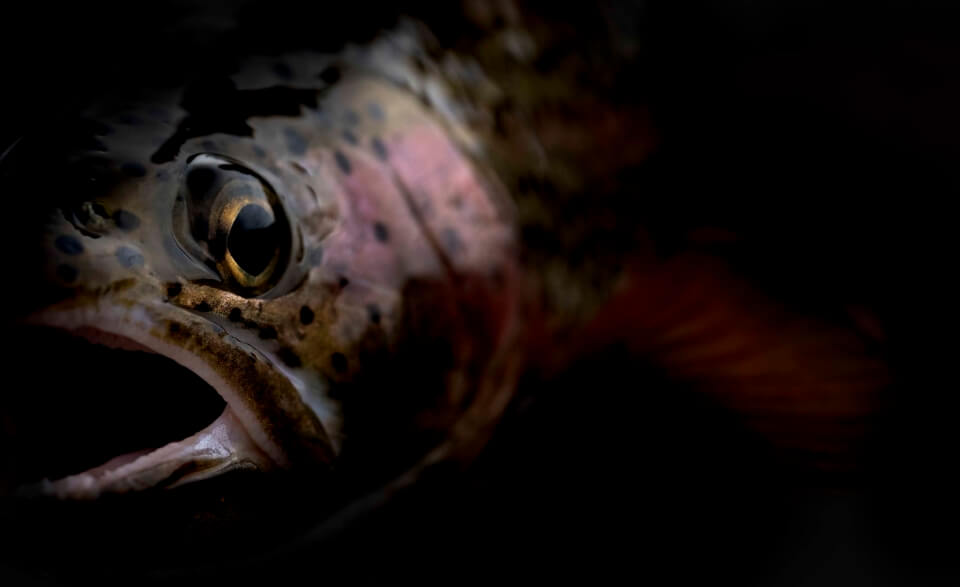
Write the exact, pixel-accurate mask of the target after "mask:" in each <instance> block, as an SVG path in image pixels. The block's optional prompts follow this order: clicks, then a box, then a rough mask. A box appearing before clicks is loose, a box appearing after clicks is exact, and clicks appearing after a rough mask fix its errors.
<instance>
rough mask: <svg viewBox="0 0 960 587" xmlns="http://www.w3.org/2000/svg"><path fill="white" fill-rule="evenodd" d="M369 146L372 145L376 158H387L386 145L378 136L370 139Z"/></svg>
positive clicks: (383, 159)
mask: <svg viewBox="0 0 960 587" xmlns="http://www.w3.org/2000/svg"><path fill="white" fill-rule="evenodd" d="M370 144H371V146H372V147H373V153H374V155H376V156H377V159H380V160H381V161H386V160H387V146H386V145H384V144H383V141H381V140H380V137H373V140H372V141H370Z"/></svg>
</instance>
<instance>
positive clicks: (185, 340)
mask: <svg viewBox="0 0 960 587" xmlns="http://www.w3.org/2000/svg"><path fill="white" fill-rule="evenodd" d="M413 41H414V39H413V37H412V33H410V32H409V31H406V30H400V31H399V32H396V33H395V34H393V35H390V36H388V37H386V38H384V39H381V40H380V41H379V42H378V43H375V44H373V45H372V46H369V47H365V48H362V49H357V50H356V51H353V52H346V53H344V54H342V55H337V56H323V55H320V56H317V55H287V56H285V57H283V58H282V59H260V60H251V61H250V62H249V63H248V64H247V65H246V68H245V69H243V70H241V71H238V72H236V73H234V74H233V75H232V76H231V77H228V78H223V79H221V80H217V81H216V82H210V81H205V82H204V83H203V84H200V85H198V86H194V87H192V88H188V89H186V90H183V91H181V92H177V91H173V92H170V93H168V94H163V95H154V96H151V99H150V100H144V101H140V102H133V107H128V108H116V107H115V106H114V105H108V106H102V105H101V106H99V108H100V109H99V110H96V109H95V110H92V111H88V112H84V113H83V114H82V116H83V121H84V122H83V123H82V124H84V125H86V126H84V127H83V129H82V131H81V134H82V133H83V132H86V133H87V134H85V135H83V136H81V137H79V139H78V140H79V141H80V142H82V143H84V145H83V148H80V149H76V150H71V151H69V152H68V153H67V154H66V156H65V158H66V162H65V165H66V168H67V171H66V173H65V174H64V176H63V183H62V184H61V187H59V188H58V189H57V190H55V191H57V192H58V193H60V194H63V195H65V197H64V198H60V201H59V202H58V207H57V208H56V210H55V211H53V212H52V213H51V214H50V215H49V216H48V217H47V218H46V221H45V224H44V226H43V236H42V239H41V240H42V242H41V244H40V246H41V247H42V249H43V253H42V256H43V258H44V259H45V266H44V270H43V271H44V276H45V278H46V285H48V286H49V287H50V288H52V289H59V290H61V292H65V295H64V296H63V299H61V300H59V301H57V302H56V303H53V304H50V305H47V306H45V307H43V308H41V309H38V310H37V311H35V312H33V313H31V314H30V315H29V316H27V317H26V318H25V319H24V323H26V324H30V325H33V326H43V327H47V328H51V329H57V330H61V331H67V332H70V333H72V334H74V335H76V336H79V337H82V338H83V339H85V340H86V341H88V342H91V343H94V344H98V345H104V346H106V347H109V348H113V349H122V350H124V351H138V352H147V353H153V354H156V355H160V356H162V357H166V358H167V359H169V360H170V361H172V362H174V363H176V364H179V365H181V366H183V367H185V368H187V369H189V370H190V371H192V372H193V373H195V374H196V375H198V376H199V377H200V378H201V379H202V380H203V381H205V382H206V383H207V384H209V385H210V386H211V387H212V388H213V389H214V390H216V392H217V393H218V394H219V395H220V396H221V397H222V398H223V400H224V402H225V404H226V407H225V409H224V411H223V413H222V414H221V415H220V416H218V417H217V418H216V420H214V421H213V422H212V423H210V424H209V425H208V426H206V427H205V428H203V429H202V430H199V431H196V433H194V434H192V435H191V436H189V437H188V438H185V439H182V440H179V441H175V442H172V443H170V444H166V445H165V446H162V447H143V449H145V450H137V451H134V452H132V453H129V454H124V455H115V456H114V458H111V459H110V460H109V462H106V463H104V464H100V465H97V466H95V467H92V468H90V469H89V470H85V471H76V472H74V473H72V474H70V475H68V476H66V477H64V478H62V479H53V480H51V479H43V480H42V481H41V482H40V483H39V484H35V485H33V486H32V490H33V491H38V492H39V493H41V494H43V495H54V496H57V497H59V498H62V499H94V498H96V497H98V496H100V495H102V494H105V493H123V492H128V491H133V490H144V489H149V488H153V487H157V486H164V487H176V486H180V485H182V484H186V483H190V482H195V481H198V480H203V479H208V478H210V477H213V476H216V475H220V474H223V473H225V472H229V471H234V470H239V469H252V470H258V471H266V470H270V469H278V468H279V469H289V468H292V467H294V468H298V469H310V468H318V469H327V468H329V467H331V466H332V465H333V463H334V462H335V461H336V460H337V459H338V456H339V455H340V453H341V451H342V450H343V447H344V443H345V439H346V438H347V437H348V436H349V435H350V434H351V432H350V427H349V426H347V425H346V424H345V421H344V418H345V416H344V403H345V401H344V399H343V397H342V396H343V394H344V393H346V392H344V389H345V388H347V387H349V386H350V385H351V384H354V383H355V382H356V381H358V380H359V379H362V377H363V375H362V374H363V373H366V372H368V371H371V370H374V371H375V370H377V369H383V368H389V367H388V366H387V365H389V363H390V361H389V360H388V361H384V360H383V357H384V356H387V355H396V354H397V353H398V352H399V353H400V354H403V355H404V356H405V358H404V361H407V365H406V366H405V367H404V369H405V370H407V371H412V372H416V370H417V369H418V367H417V365H418V364H420V365H422V368H423V369H429V370H430V371H432V372H437V373H442V375H438V376H437V377H435V378H434V379H436V381H431V382H429V383H426V382H423V383H421V384H419V385H420V386H421V387H422V388H421V389H414V390H413V392H412V394H410V395H409V396H408V397H407V398H406V400H405V401H407V402H408V403H409V402H413V403H414V404H416V403H418V402H419V403H420V404H421V406H420V408H425V407H428V408H429V409H427V410H426V411H424V412H423V413H420V414H419V415H418V416H417V417H418V421H419V422H420V428H421V429H422V430H427V429H431V430H433V431H434V433H437V432H436V431H444V432H443V433H444V435H445V434H446V431H448V430H449V429H450V428H451V426H453V424H454V422H455V421H459V420H460V419H461V418H473V419H477V420H487V419H489V418H491V417H492V415H485V416H483V417H482V418H481V417H480V416H479V413H474V412H475V411H476V410H477V406H481V405H482V406H485V407H484V408H483V409H486V410H493V411H496V410H497V409H501V408H500V407H497V406H502V405H503V403H504V401H503V399H502V397H506V396H508V395H509V385H508V384H507V383H506V381H508V380H509V377H506V376H504V374H503V373H502V372H503V371H504V370H506V371H509V370H510V369H512V368H514V366H515V364H516V360H515V359H514V358H510V357H509V356H508V355H509V353H511V352H512V351H510V350H509V349H510V348H511V347H513V346H514V345H515V339H516V337H517V332H518V331H519V329H518V323H519V312H520V309H519V304H520V296H519V292H520V291H521V286H520V285H519V271H518V267H517V265H516V254H515V250H516V233H515V230H514V226H513V224H512V221H511V214H512V211H511V203H510V201H509V198H508V197H507V196H506V194H505V190H504V187H503V186H502V185H501V184H500V183H498V180H497V179H496V177H495V176H493V175H492V174H489V173H487V172H486V171H485V169H483V168H482V167H480V166H478V165H477V164H476V163H475V162H474V161H473V160H472V158H473V156H474V155H475V154H476V151H477V149H476V146H475V145H471V144H469V141H470V138H471V137H470V134H469V132H468V131H467V130H466V129H465V128H464V127H463V125H462V123H460V122H458V121H457V120H456V119H455V118H454V117H453V116H451V115H449V113H447V114H446V115H445V114H444V112H443V111H442V110H440V109H437V108H428V107H427V106H425V105H424V103H423V102H422V101H421V100H420V99H419V97H418V93H419V92H420V91H421V88H417V87H414V85H413V84H414V83H423V82H421V81H420V80H419V78H418V77H416V75H415V72H413V66H412V65H411V63H410V60H411V59H412V55H411V54H410V53H415V52H416V51H418V50H419V49H418V48H417V46H416V45H415V44H413ZM404 44H406V45H407V46H409V49H408V51H406V52H396V51H395V48H396V47H398V46H399V47H403V46H404ZM382 72H389V73H390V75H389V76H385V75H383V73H382ZM404 76H406V78H404ZM421 77H422V76H421ZM411 80H412V81H411ZM423 91H427V92H428V93H430V95H433V96H434V98H435V99H437V100H441V99H443V96H442V95H438V91H439V90H437V89H436V88H434V87H432V86H431V87H428V88H426V89H424V90H423ZM458 124H459V125H460V126H459V127H458V126H457V125H458ZM39 289H40V288H39V286H38V288H37V290H36V291H39ZM414 300H416V301H414ZM421 314H422V315H421ZM412 320H416V321H419V323H414V322H413V321H412ZM468 327H469V328H470V329H472V334H471V335H470V336H463V335H462V334H463V332H464V329H466V328H468ZM413 339H416V340H427V342H426V343H424V344H420V343H419V342H416V341H415V340H413ZM436 339H440V340H442V341H443V343H442V344H440V345H438V344H436V343H431V342H430V340H436ZM457 340H462V341H463V342H464V344H457V343H456V342H454V341H457ZM411 344H412V345H413V346H414V347H416V348H420V347H422V348H423V351H424V352H423V353H421V354H420V355H413V354H411V353H409V352H402V351H397V349H403V348H406V347H407V346H409V345H411ZM395 351H396V352H395ZM517 356H519V355H517ZM478 375H479V377H478ZM147 376H149V374H148V375H147ZM437 381H439V382H440V383H437ZM383 384H385V385H393V386H395V387H396V391H397V392H398V393H400V392H404V393H409V392H408V391H406V384H404V383H402V382H399V381H394V382H389V381H383ZM441 384H442V385H441ZM131 393H136V385H134V386H133V389H131ZM438 393H439V394H440V396H444V397H445V399H441V398H440V396H438V395H436V394H438ZM338 394H339V396H338ZM418 398H419V399H418ZM424 398H432V399H431V400H430V402H426V401H425V399H424ZM346 403H350V402H349V400H346ZM392 403H393V401H392V400H390V401H388V403H387V405H388V406H389V405H390V404H392ZM462 406H471V407H470V408H469V409H462ZM420 408H418V409H420ZM381 409H383V407H381ZM403 417H409V414H408V415H403V414H402V410H401V411H399V413H398V414H397V419H398V420H401V419H403Z"/></svg>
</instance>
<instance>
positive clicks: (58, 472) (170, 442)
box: [0, 303, 324, 500]
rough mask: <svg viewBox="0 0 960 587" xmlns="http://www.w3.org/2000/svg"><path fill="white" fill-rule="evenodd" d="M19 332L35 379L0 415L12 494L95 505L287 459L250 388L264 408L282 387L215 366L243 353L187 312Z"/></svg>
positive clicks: (112, 309) (99, 310) (105, 315)
mask: <svg viewBox="0 0 960 587" xmlns="http://www.w3.org/2000/svg"><path fill="white" fill-rule="evenodd" d="M20 328H21V330H24V331H25V332H24V333H23V335H22V336H18V339H19V340H22V341H28V342H27V343H25V344H23V345H21V346H22V351H21V353H20V354H22V355H23V356H21V357H19V358H20V360H19V361H18V363H19V364H21V365H22V366H24V367H26V368H27V369H28V370H29V371H32V372H33V374H32V376H31V378H30V379H29V380H27V381H29V382H28V383H25V384H24V388H25V389H24V390H23V392H22V393H20V394H13V395H14V399H13V400H12V401H13V403H16V404H18V405H16V406H13V407H14V409H8V408H9V407H10V406H8V407H7V408H4V410H3V412H4V414H5V416H4V428H6V429H7V433H6V434H5V435H4V436H6V437H7V439H8V442H9V444H10V445H11V447H12V450H10V451H7V452H9V453H10V454H11V455H13V456H12V457H10V458H8V459H7V460H9V461H13V469H14V472H13V474H12V475H4V476H5V477H8V478H13V479H15V482H13V483H11V482H10V481H9V480H8V481H7V483H8V484H13V485H14V486H15V493H17V494H19V495H21V496H27V497H31V496H48V497H57V498H60V499H67V500H76V499H95V498H97V497H99V496H101V495H103V494H108V493H109V494H116V493H127V492H131V491H141V490H146V489H153V488H172V487H177V486H180V485H183V484H186V483H192V482H195V481H201V480H205V479H209V478H212V477H215V476H219V475H222V474H224V473H227V472H231V471H236V470H254V471H269V470H271V469H276V468H284V467H286V466H288V465H289V464H290V459H289V456H290V451H289V450H288V448H289V446H285V445H284V444H285V443H284V439H283V438H278V437H277V435H276V434H274V433H273V431H272V430H271V424H272V423H279V424H281V425H282V424H283V418H282V417H280V418H278V417H276V416H277V415H278V414H279V415H280V416H282V415H284V413H283V411H282V410H279V411H278V410H277V409H276V407H275V406H274V408H273V409H274V413H273V414H270V413H267V414H264V413H263V412H264V410H261V409H259V408H261V406H260V405H259V404H258V403H257V401H256V400H257V399H258V398H253V397H251V394H250V393H249V391H248V390H249V389H251V387H256V388H259V389H260V390H261V391H262V390H264V389H266V390H268V391H267V392H264V393H262V394H261V396H262V397H260V398H259V400H260V401H261V402H263V403H265V404H270V403H271V402H270V400H271V399H276V397H275V396H276V395H277V394H279V395H281V396H283V395H284V393H283V392H284V391H289V390H284V389H283V385H282V383H283V382H282V381H280V380H279V379H278V378H277V377H276V376H275V375H276V372H275V371H274V370H271V369H269V368H266V369H264V368H261V369H259V370H256V369H255V370H253V371H250V370H247V372H246V373H243V372H241V371H243V370H242V369H239V370H236V369H235V370H236V371H237V373H236V377H232V376H231V374H230V370H229V368H228V369H217V368H216V366H217V364H218V363H222V362H223V357H224V355H225V354H226V355H229V356H231V357H236V355H239V354H243V356H244V357H247V354H248V353H251V354H252V351H251V350H250V349H241V348H240V346H239V345H238V344H233V343H236V342H237V341H232V343H231V341H229V340H226V339H228V338H229V337H225V336H223V333H218V332H215V330H216V327H215V326H214V325H212V324H210V323H208V322H207V323H205V321H203V320H202V319H198V318H197V317H195V316H192V315H190V313H189V312H186V311H184V310H180V309H176V308H160V309H159V310H155V311H150V310H148V309H146V308H144V307H142V306H136V305H128V304H102V303H101V304H97V305H96V306H95V307H93V308H91V307H85V308H66V309H56V310H54V311H45V312H43V313H42V314H40V315H38V316H35V317H33V318H31V319H30V320H28V321H27V322H26V324H25V325H23V326H22V327H20ZM171 331H176V332H178V333H181V334H182V333H189V338H186V339H177V338H174V337H171V335H170V332H171ZM218 341H219V342H218ZM178 343H179V344H178ZM218 344H219V346H218ZM217 350H219V353H217V352H216V351H217ZM205 351H214V352H212V353H209V356H207V355H206V354H205ZM247 358H249V357H247ZM227 366H228V367H229V366H230V365H227ZM251 373H252V375H251ZM257 373H260V375H262V376H259V377H258V375H257ZM241 377H246V379H247V381H245V382H244V381H240V378H241ZM251 380H252V381H251ZM269 391H276V392H277V393H274V394H272V395H271V393H269ZM286 396H289V393H287V394H286ZM286 399H288V400H289V397H287V398H286ZM3 401H4V402H5V403H8V404H9V403H11V399H10V398H7V399H6V400H3ZM281 403H283V402H281ZM289 403H290V402H289V401H287V402H286V404H288V405H289ZM266 411H268V412H269V409H267V410H266ZM294 411H296V410H294ZM271 415H272V416H274V417H273V418H271V417H270V416H271ZM286 415H287V416H291V417H293V416H297V417H300V419H302V414H293V415H291V414H289V413H288V414H286ZM278 420H279V422H276V421H278ZM318 427H319V426H318ZM314 432H315V433H316V435H317V436H319V438H315V439H314V440H319V441H320V442H319V444H323V442H322V440H323V438H322V429H321V430H319V431H317V430H314ZM286 444H289V442H287V443H286ZM315 444H316V443H315ZM320 460H324V459H323V458H321V459H320ZM2 489H3V487H2V485H0V492H2Z"/></svg>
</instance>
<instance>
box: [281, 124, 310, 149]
mask: <svg viewBox="0 0 960 587" xmlns="http://www.w3.org/2000/svg"><path fill="white" fill-rule="evenodd" d="M283 136H284V138H285V139H286V141H287V149H288V150H289V151H290V152H291V153H292V154H294V155H303V154H304V153H306V152H307V146H308V143H307V139H305V138H303V135H302V134H300V133H299V132H297V130H296V129H294V128H291V127H289V126H288V127H287V128H285V129H283Z"/></svg>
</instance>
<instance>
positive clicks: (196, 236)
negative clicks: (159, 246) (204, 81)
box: [175, 154, 291, 296]
mask: <svg viewBox="0 0 960 587" xmlns="http://www.w3.org/2000/svg"><path fill="white" fill-rule="evenodd" d="M175 208H176V209H175V215H176V216H177V218H178V219H179V220H180V223H179V228H180V230H178V231H177V233H178V240H180V241H181V244H182V245H185V246H184V248H185V249H186V250H187V251H188V252H190V253H191V254H192V255H193V256H194V257H197V258H199V259H200V260H202V261H203V262H204V263H205V264H206V265H207V266H208V267H209V268H210V269H213V270H214V271H216V273H217V275H218V276H219V279H220V280H221V281H222V283H223V284H225V285H226V286H228V287H229V288H231V289H233V290H235V291H236V292H237V293H240V294H243V295H247V296H251V295H259V294H262V293H264V292H266V291H267V290H269V289H270V287H272V286H273V285H274V284H275V283H276V281H277V278H278V277H279V276H280V274H281V273H282V272H283V268H284V267H285V266H286V262H287V259H288V258H289V253H290V248H291V241H290V228H289V223H288V221H287V218H286V216H285V214H284V213H283V209H282V208H281V206H280V199H279V197H278V196H277V194H276V192H275V191H274V190H273V189H272V188H271V187H270V185H269V184H268V183H267V182H266V181H264V180H263V179H262V178H261V177H260V176H259V175H257V174H256V173H254V172H253V171H251V170H249V169H247V168H245V167H243V166H242V165H240V164H238V163H236V162H234V161H232V160H228V159H226V158H224V157H222V156H216V155H207V154H204V155H195V156H194V157H192V158H191V159H190V160H189V162H188V164H187V169H186V171H185V174H184V181H183V183H182V187H181V193H180V196H179V197H178V198H177V205H176V206H175Z"/></svg>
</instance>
